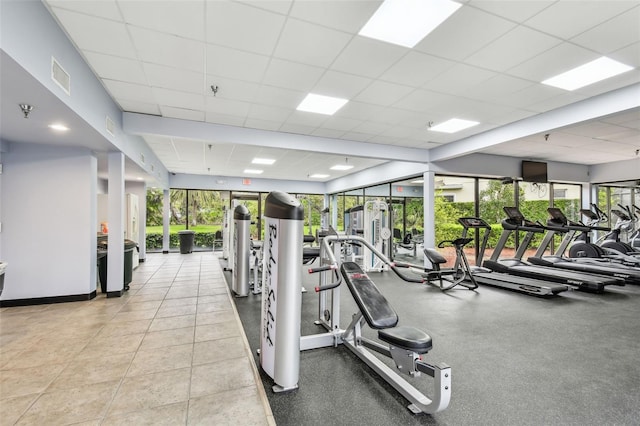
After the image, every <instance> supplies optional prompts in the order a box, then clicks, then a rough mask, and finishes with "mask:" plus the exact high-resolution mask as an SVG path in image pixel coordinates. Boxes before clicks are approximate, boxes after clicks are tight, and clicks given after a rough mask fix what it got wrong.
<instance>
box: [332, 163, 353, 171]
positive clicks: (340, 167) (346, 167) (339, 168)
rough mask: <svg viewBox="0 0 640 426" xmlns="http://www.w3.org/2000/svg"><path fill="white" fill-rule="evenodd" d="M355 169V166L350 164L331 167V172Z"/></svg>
mask: <svg viewBox="0 0 640 426" xmlns="http://www.w3.org/2000/svg"><path fill="white" fill-rule="evenodd" d="M350 169H353V166H351V165H349V164H336V165H335V166H333V167H331V170H341V171H342V170H350Z"/></svg>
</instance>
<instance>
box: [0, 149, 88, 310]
mask: <svg viewBox="0 0 640 426" xmlns="http://www.w3.org/2000/svg"><path fill="white" fill-rule="evenodd" d="M2 162H3V174H2V182H1V187H2V189H1V193H0V196H1V199H0V201H1V204H0V210H1V216H2V220H3V226H2V233H0V241H1V242H2V248H3V251H2V257H3V260H6V261H7V262H8V263H9V266H8V267H7V271H6V275H5V287H4V292H3V293H2V300H13V299H29V298H42V297H55V296H71V295H88V294H89V293H91V292H93V291H94V290H95V289H96V224H95V217H96V186H97V160H96V158H95V156H93V154H92V153H91V152H90V151H89V150H86V149H78V148H67V147H52V146H47V145H35V144H11V146H10V148H9V150H8V151H7V152H5V153H4V154H3V157H2Z"/></svg>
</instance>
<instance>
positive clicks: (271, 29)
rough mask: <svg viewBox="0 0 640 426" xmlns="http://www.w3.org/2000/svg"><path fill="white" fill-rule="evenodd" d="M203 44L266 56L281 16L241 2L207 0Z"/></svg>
mask: <svg viewBox="0 0 640 426" xmlns="http://www.w3.org/2000/svg"><path fill="white" fill-rule="evenodd" d="M206 8H207V27H206V33H207V43H212V44H218V45H222V46H227V47H232V48H234V49H240V50H245V51H249V52H255V53H261V54H265V55H270V54H271V53H272V52H273V49H274V48H275V45H276V42H277V40H278V37H279V36H280V32H281V31H282V27H283V25H284V22H285V17H284V16H282V15H278V14H276V13H271V12H268V11H265V10H262V9H258V8H256V7H252V6H248V5H245V4H241V3H232V2H225V1H219V0H207V5H206Z"/></svg>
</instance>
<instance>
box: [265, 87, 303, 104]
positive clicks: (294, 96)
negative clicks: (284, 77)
mask: <svg viewBox="0 0 640 426" xmlns="http://www.w3.org/2000/svg"><path fill="white" fill-rule="evenodd" d="M306 95H307V94H306V92H302V91H299V90H288V89H282V88H279V87H273V86H261V87H260V90H258V94H257V96H256V103H258V104H263V105H270V106H279V107H284V108H292V109H295V108H296V107H297V106H298V105H300V102H302V100H303V99H304V97H305V96H306Z"/></svg>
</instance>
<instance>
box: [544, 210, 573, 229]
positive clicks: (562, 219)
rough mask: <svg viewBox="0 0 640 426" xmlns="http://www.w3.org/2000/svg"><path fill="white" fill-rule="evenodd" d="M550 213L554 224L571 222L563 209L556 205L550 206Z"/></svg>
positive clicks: (550, 220)
mask: <svg viewBox="0 0 640 426" xmlns="http://www.w3.org/2000/svg"><path fill="white" fill-rule="evenodd" d="M547 212H548V213H549V217H550V219H549V222H550V223H552V224H554V225H567V224H568V223H569V219H567V217H566V216H565V215H564V213H562V210H560V209H558V208H556V207H549V208H548V209H547Z"/></svg>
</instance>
